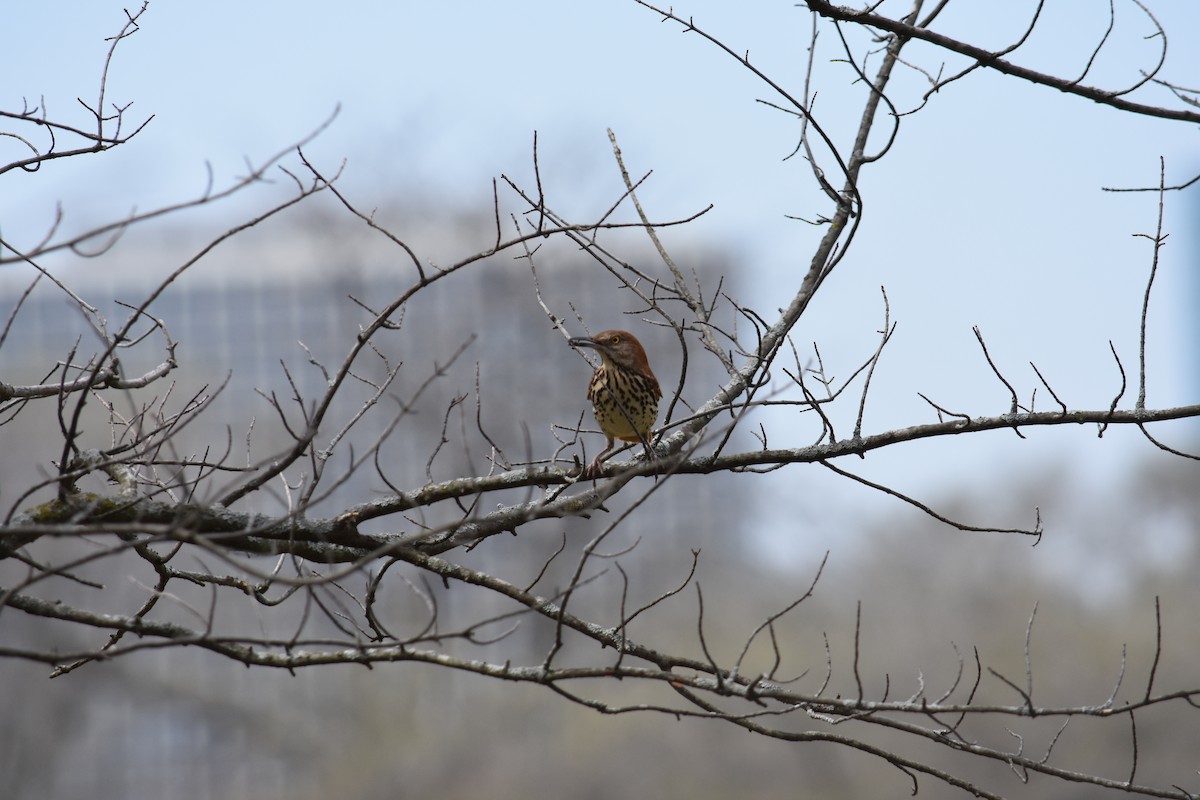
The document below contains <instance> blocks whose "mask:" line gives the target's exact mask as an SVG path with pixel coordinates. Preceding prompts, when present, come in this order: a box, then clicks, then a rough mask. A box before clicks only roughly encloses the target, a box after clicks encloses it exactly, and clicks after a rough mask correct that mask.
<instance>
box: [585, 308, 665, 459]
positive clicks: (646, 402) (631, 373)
mask: <svg viewBox="0 0 1200 800" xmlns="http://www.w3.org/2000/svg"><path fill="white" fill-rule="evenodd" d="M568 344H570V345H571V347H590V348H592V349H593V350H595V351H596V352H597V353H599V354H600V366H599V367H597V368H596V371H595V372H594V373H592V380H591V383H589V384H588V394H587V396H588V399H589V400H591V401H592V411H593V412H595V414H596V422H598V423H600V430H601V431H603V432H604V436H605V437H606V439H607V442H605V447H604V449H603V450H602V451H601V452H600V454H599V455H597V456H596V457H595V458H594V459H592V463H591V464H590V465H588V468H587V469H586V470H584V472H583V477H584V478H595V477H596V476H597V475H598V474H599V473H600V463H601V462H602V461H603V460H604V457H605V456H607V455H608V454H609V453H611V452H612V451H613V447H614V442H613V440H614V439H620V440H621V441H623V442H641V443H642V445H643V446H644V447H645V448H646V452H647V453H648V454H650V455H651V456H652V455H653V451H651V450H650V429H651V428H652V427H653V426H654V420H655V419H656V418H657V417H658V401H659V400H660V399H661V398H662V390H661V389H659V388H658V379H657V378H655V377H654V373H653V372H651V371H650V362H649V361H647V360H646V351H645V350H644V349H643V348H642V343H641V342H639V341H638V340H637V337H636V336H634V335H633V334H632V333H630V332H628V331H603V332H601V333H597V334H596V335H595V336H593V337H592V338H590V339H588V338H587V337H583V336H578V337H575V338H574V339H571V340H570V341H569V342H568Z"/></svg>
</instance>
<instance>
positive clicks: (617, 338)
mask: <svg viewBox="0 0 1200 800" xmlns="http://www.w3.org/2000/svg"><path fill="white" fill-rule="evenodd" d="M608 342H609V344H620V343H621V337H620V336H614V337H612V338H611V339H609V340H608Z"/></svg>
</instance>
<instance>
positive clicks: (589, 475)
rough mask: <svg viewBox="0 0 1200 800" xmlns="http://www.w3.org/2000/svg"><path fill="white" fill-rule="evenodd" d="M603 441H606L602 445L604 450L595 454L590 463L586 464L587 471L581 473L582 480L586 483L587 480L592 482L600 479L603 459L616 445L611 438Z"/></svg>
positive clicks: (608, 437)
mask: <svg viewBox="0 0 1200 800" xmlns="http://www.w3.org/2000/svg"><path fill="white" fill-rule="evenodd" d="M605 439H606V441H605V443H604V449H603V450H601V451H600V452H599V453H597V454H596V457H595V458H593V459H592V463H591V464H588V465H587V469H585V470H584V471H583V479H584V480H585V481H587V480H592V481H594V480H596V478H598V477H600V467H601V464H603V462H604V459H605V458H606V457H607V456H608V454H609V453H611V452H612V451H613V450H614V449H615V447H616V444H615V442H614V441H613V438H612V437H611V436H607V437H605Z"/></svg>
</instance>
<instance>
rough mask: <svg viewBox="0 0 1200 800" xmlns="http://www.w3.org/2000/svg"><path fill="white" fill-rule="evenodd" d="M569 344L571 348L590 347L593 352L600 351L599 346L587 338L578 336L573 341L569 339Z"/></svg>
mask: <svg viewBox="0 0 1200 800" xmlns="http://www.w3.org/2000/svg"><path fill="white" fill-rule="evenodd" d="M567 344H569V345H570V346H571V347H590V348H592V349H593V350H599V349H600V347H599V345H597V344H596V343H595V342H593V341H592V340H591V339H589V338H587V337H586V336H576V337H574V338H572V339H568V340H567Z"/></svg>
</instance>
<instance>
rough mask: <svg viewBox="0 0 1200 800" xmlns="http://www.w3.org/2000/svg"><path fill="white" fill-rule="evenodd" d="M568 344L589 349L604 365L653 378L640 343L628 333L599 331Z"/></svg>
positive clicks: (572, 340) (577, 338) (576, 338)
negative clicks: (598, 355) (598, 356)
mask: <svg viewBox="0 0 1200 800" xmlns="http://www.w3.org/2000/svg"><path fill="white" fill-rule="evenodd" d="M568 344H570V345H571V347H590V348H591V349H593V350H595V351H596V352H597V353H599V354H600V358H601V359H602V360H603V361H604V362H605V363H606V364H607V363H611V364H614V365H616V366H618V367H623V368H625V369H627V370H631V371H633V372H640V373H642V374H644V375H649V376H651V377H653V376H654V373H653V372H651V371H650V362H649V361H648V360H647V359H646V351H645V350H644V349H643V348H642V343H641V342H639V341H638V340H637V337H636V336H634V335H633V334H632V333H630V332H629V331H601V332H600V333H597V334H596V335H595V336H593V337H591V338H590V339H589V338H587V337H586V336H577V337H575V338H574V339H571V340H570V341H569V342H568Z"/></svg>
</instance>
